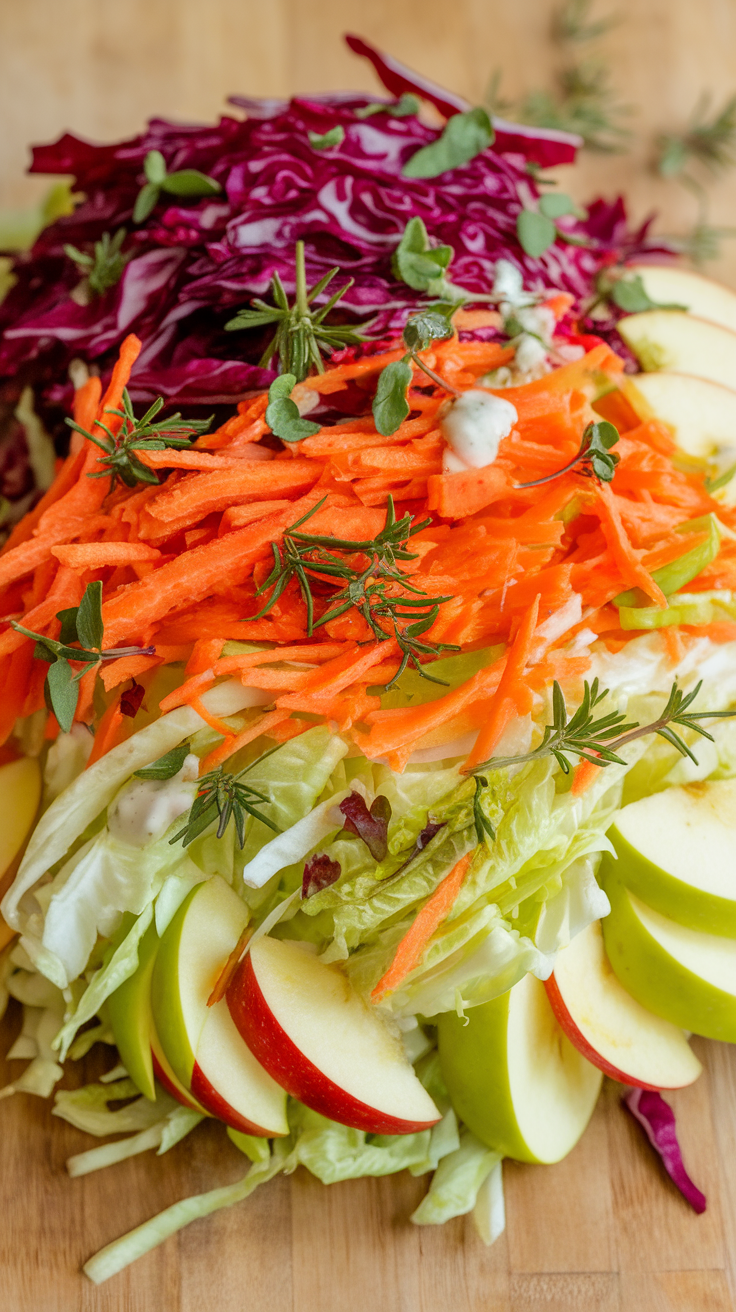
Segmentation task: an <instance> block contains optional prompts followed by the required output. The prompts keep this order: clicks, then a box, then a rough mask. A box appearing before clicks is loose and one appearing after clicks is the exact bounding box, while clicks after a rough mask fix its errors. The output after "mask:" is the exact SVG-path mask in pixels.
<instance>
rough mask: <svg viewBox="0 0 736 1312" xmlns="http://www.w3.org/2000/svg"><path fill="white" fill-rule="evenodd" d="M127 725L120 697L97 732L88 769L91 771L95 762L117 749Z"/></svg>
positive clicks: (99, 725) (102, 720)
mask: <svg viewBox="0 0 736 1312" xmlns="http://www.w3.org/2000/svg"><path fill="white" fill-rule="evenodd" d="M124 724H125V716H124V715H123V712H122V711H121V709H120V697H118V698H117V699H116V700H115V701H114V702H112V704H111V705H110V706H108V708H107V710H106V711H105V713H104V715H103V716H102V719H101V720H100V723H99V724H98V726H97V730H96V732H95V740H94V743H93V744H92V751H91V752H90V754H89V757H88V759H87V766H86V768H87V769H89V767H90V766H91V765H94V763H95V761H99V759H100V757H102V756H104V755H105V753H106V752H109V751H110V748H111V747H115V746H116V745H117V743H118V742H119V741H120V730H121V729H122V728H123V726H124Z"/></svg>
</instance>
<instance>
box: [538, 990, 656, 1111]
mask: <svg viewBox="0 0 736 1312" xmlns="http://www.w3.org/2000/svg"><path fill="white" fill-rule="evenodd" d="M544 987H545V989H546V991H547V997H548V999H549V1005H550V1007H551V1008H552V1010H553V1012H554V1013H555V1016H556V1018H557V1024H558V1025H559V1027H560V1029H561V1030H564V1032H565V1034H566V1035H567V1037H568V1039H569V1040H570V1042H571V1043H573V1044H574V1045H575V1047H576V1048H577V1050H578V1052H581V1053H582V1055H583V1056H584V1057H585V1059H586V1061H589V1062H591V1064H592V1065H593V1066H597V1067H598V1070H599V1071H603V1074H604V1075H607V1076H608V1077H609V1079H611V1080H618V1083H619V1084H631V1085H633V1087H634V1088H636V1089H653V1090H655V1092H656V1090H658V1088H659V1085H657V1084H645V1083H644V1081H643V1080H632V1078H631V1076H630V1075H625V1074H624V1072H623V1071H620V1070H617V1069H616V1067H615V1066H612V1065H611V1063H610V1062H608V1061H606V1059H605V1057H602V1056H601V1054H600V1053H599V1052H596V1050H595V1048H594V1047H593V1045H592V1044H590V1043H588V1040H587V1039H586V1037H585V1035H584V1034H583V1032H582V1030H579V1029H578V1027H577V1025H576V1024H575V1021H574V1020H573V1018H572V1016H571V1015H570V1012H569V1011H568V1010H567V1007H566V1006H565V1003H564V1002H563V1000H562V994H561V993H560V990H559V987H558V984H557V980H556V979H555V977H554V973H553V974H552V975H550V977H549V979H546V980H545V981H544Z"/></svg>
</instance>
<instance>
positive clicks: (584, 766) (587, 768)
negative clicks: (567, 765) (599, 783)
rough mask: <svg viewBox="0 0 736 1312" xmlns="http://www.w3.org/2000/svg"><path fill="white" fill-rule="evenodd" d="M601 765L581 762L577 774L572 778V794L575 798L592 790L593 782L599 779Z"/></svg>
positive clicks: (576, 770)
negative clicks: (589, 789)
mask: <svg viewBox="0 0 736 1312" xmlns="http://www.w3.org/2000/svg"><path fill="white" fill-rule="evenodd" d="M600 769H601V766H600V765H595V764H594V763H593V762H592V761H580V762H578V764H577V765H576V766H575V773H574V774H573V778H572V786H571V788H570V792H571V793H572V795H573V797H580V796H581V795H582V794H583V793H584V792H586V791H587V789H588V788H590V785H591V784H592V782H593V780H594V779H596V778H597V776H598V771H599V770H600Z"/></svg>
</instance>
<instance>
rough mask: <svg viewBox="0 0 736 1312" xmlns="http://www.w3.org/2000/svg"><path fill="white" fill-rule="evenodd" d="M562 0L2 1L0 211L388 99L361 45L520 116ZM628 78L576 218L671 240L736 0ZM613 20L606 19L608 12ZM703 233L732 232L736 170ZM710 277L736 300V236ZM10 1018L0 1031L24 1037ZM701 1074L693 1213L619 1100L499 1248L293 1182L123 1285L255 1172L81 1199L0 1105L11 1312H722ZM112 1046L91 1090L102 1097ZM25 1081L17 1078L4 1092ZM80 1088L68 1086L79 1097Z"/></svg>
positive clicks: (41, 1137) (626, 65)
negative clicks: (661, 161)
mask: <svg viewBox="0 0 736 1312" xmlns="http://www.w3.org/2000/svg"><path fill="white" fill-rule="evenodd" d="M555 7H556V6H555V4H554V3H553V2H552V0H514V3H510V2H509V0H453V2H452V3H451V4H447V3H446V2H444V0H260V3H258V2H257V0H124V2H123V3H121V2H120V0H0V121H2V124H3V131H2V134H1V135H0V205H3V206H21V205H24V204H28V203H31V202H33V201H34V200H35V199H36V198H37V197H38V195H39V194H41V193H42V192H43V190H44V189H45V187H46V183H45V182H44V181H43V180H41V179H28V178H25V177H24V176H23V170H24V168H25V166H26V162H27V145H28V143H29V142H30V141H44V140H49V139H53V138H55V137H56V136H57V135H58V134H59V132H60V131H61V130H63V129H69V130H73V131H75V132H78V133H80V134H82V135H86V136H89V137H91V138H95V139H99V140H111V139H114V138H116V137H121V136H125V135H129V134H132V133H133V132H135V131H137V130H138V129H139V128H140V127H141V126H142V124H143V123H144V121H145V119H146V117H147V116H149V115H151V114H155V113H159V114H166V115H172V116H175V117H180V118H184V119H209V118H212V117H214V116H216V115H217V114H218V113H219V112H221V110H222V108H223V102H224V97H225V96H226V94H228V93H229V92H241V93H242V92H245V93H249V94H254V95H285V94H288V93H289V92H290V91H309V90H315V89H329V88H341V87H355V88H362V89H366V90H371V91H376V90H378V84H377V82H376V80H375V79H374V77H373V75H372V73H371V71H370V70H369V68H368V67H367V66H366V65H365V64H363V63H361V62H359V61H357V60H355V59H354V58H353V57H352V56H351V55H350V54H349V52H348V51H347V50H346V49H345V48H344V46H343V44H342V41H341V33H342V32H344V31H345V30H353V31H357V32H360V33H362V34H363V35H365V36H366V37H368V38H369V39H372V40H374V41H376V42H377V43H380V44H382V45H383V46H384V47H385V48H386V49H388V50H390V51H392V52H393V53H394V54H395V55H397V56H398V57H399V58H402V59H404V60H406V62H408V63H410V64H412V65H413V66H414V67H416V68H417V69H420V70H421V71H422V72H424V73H425V74H428V75H429V76H431V77H434V78H436V79H437V80H438V81H440V82H443V83H444V84H445V85H447V86H449V87H452V88H454V89H456V90H458V91H460V92H462V93H464V94H465V95H467V96H468V97H469V98H470V99H473V100H475V101H478V100H480V99H481V98H482V96H483V94H484V90H485V87H486V85H487V82H488V79H489V76H490V74H491V73H492V71H493V70H494V69H495V68H501V69H502V70H503V90H504V91H505V92H506V93H507V94H508V95H511V96H514V95H518V94H520V93H522V92H524V91H527V90H529V89H531V88H533V87H537V86H540V85H544V84H545V83H549V81H550V78H551V77H552V75H553V73H554V68H555V54H554V51H553V49H552V47H551V45H550V41H549V24H550V16H551V13H552V11H553V9H554V8H555ZM610 7H612V8H614V9H615V10H616V12H617V13H618V14H619V15H620V17H621V21H620V23H619V25H618V27H617V28H616V29H615V30H614V32H613V33H612V34H611V36H610V37H609V38H608V40H607V44H606V50H607V52H608V55H609V59H610V62H611V65H612V68H611V75H612V79H613V81H614V82H615V84H616V86H617V87H618V88H619V89H620V91H621V98H622V99H624V100H626V101H628V102H629V103H630V104H631V105H632V106H633V107H634V110H635V113H634V114H633V115H632V120H631V123H632V127H633V128H634V130H635V131H636V132H637V144H636V146H635V149H634V151H633V152H632V154H631V155H629V156H626V157H623V158H617V157H615V156H611V157H595V156H587V157H584V158H583V160H582V162H581V164H580V165H579V166H578V167H577V168H576V169H575V170H574V171H561V172H564V173H567V174H568V176H567V177H566V178H565V179H564V181H565V185H567V186H569V188H570V189H571V190H573V191H574V193H575V194H576V195H577V196H578V197H579V198H581V199H585V198H586V197H590V196H591V195H592V194H593V193H594V192H597V191H603V192H604V193H605V194H606V195H609V196H610V195H612V194H615V193H616V192H617V191H620V190H624V191H626V193H627V195H628V196H629V200H630V207H631V211H632V213H633V215H634V217H637V218H641V217H643V216H644V214H645V213H647V212H648V211H649V210H651V209H652V208H657V209H658V210H659V211H660V215H661V217H660V221H659V227H660V230H663V231H682V230H684V229H685V228H686V227H687V226H688V224H690V223H691V222H692V219H693V205H692V201H691V199H690V198H689V197H688V196H687V195H686V194H685V193H684V192H683V191H682V190H681V189H678V188H677V187H675V186H674V185H673V184H667V183H664V182H661V181H657V180H655V179H653V178H652V176H651V174H650V173H648V172H647V168H646V165H647V160H648V158H649V156H650V153H651V143H652V138H653V135H654V134H655V133H656V132H659V131H666V130H667V129H668V128H669V129H675V128H681V127H682V125H683V124H684V123H685V121H686V120H687V117H688V115H689V113H690V111H691V109H692V106H693V105H694V103H695V101H696V99H697V97H698V96H699V94H700V93H701V92H702V91H703V90H705V89H707V90H709V91H710V92H711V93H712V95H713V97H714V103H721V102H722V101H723V100H724V99H725V97H726V96H727V95H728V94H730V93H731V92H732V91H733V90H734V89H736V0H698V2H697V4H696V3H694V0H614V2H613V4H612V5H611V6H610ZM600 8H601V10H602V11H603V10H605V8H606V5H605V4H604V3H602V4H601V6H600ZM712 196H713V202H712V213H711V219H712V221H713V222H715V223H719V224H722V225H724V226H730V225H731V224H733V223H734V221H735V220H736V174H733V175H732V176H731V177H730V178H727V179H726V180H724V181H723V182H721V183H719V184H718V185H717V186H716V187H714V189H713V192H712ZM725 249H726V254H725V256H724V258H723V259H721V261H720V262H719V263H718V264H715V265H713V266H711V270H710V271H711V272H712V273H713V274H714V276H719V277H721V278H723V279H724V280H726V281H730V282H732V283H733V284H734V285H736V241H734V242H731V244H730V246H729V245H727V246H726V248H725ZM18 1025H19V1014H18V1009H17V1008H16V1007H15V1004H11V1010H10V1012H9V1013H8V1017H7V1018H6V1021H5V1022H4V1025H3V1027H2V1032H1V1033H0V1051H2V1052H4V1051H6V1050H7V1048H8V1046H9V1043H10V1041H11V1040H12V1037H13V1036H14V1034H15V1032H16V1031H17V1029H18ZM696 1046H697V1048H698V1052H699V1055H700V1056H701V1057H702V1059H703V1061H704V1063H705V1066H706V1071H705V1074H704V1076H703V1077H702V1079H701V1080H700V1081H699V1082H698V1083H697V1084H696V1085H695V1086H694V1087H693V1088H692V1089H690V1090H685V1091H682V1092H681V1093H679V1094H676V1095H674V1096H673V1097H672V1102H673V1104H674V1106H675V1109H676V1112H677V1116H678V1124H679V1129H680V1135H681V1141H682V1144H683V1148H684V1152H685V1158H686V1161H687V1164H688V1165H689V1167H690V1170H691V1172H692V1174H693V1176H694V1177H695V1179H696V1181H697V1183H698V1184H699V1185H700V1186H701V1188H703V1189H704V1191H705V1192H706V1194H707V1196H708V1211H707V1212H706V1214H705V1215H704V1216H702V1217H696V1216H695V1215H694V1214H693V1213H692V1212H691V1211H690V1210H689V1209H688V1207H687V1206H686V1204H685V1203H684V1202H683V1200H682V1199H681V1198H680V1196H679V1195H678V1194H677V1192H676V1191H675V1189H674V1188H673V1187H672V1186H671V1185H670V1183H669V1182H668V1181H667V1179H666V1177H665V1176H664V1174H663V1173H662V1172H661V1170H660V1169H659V1167H658V1166H657V1164H656V1162H654V1161H653V1160H652V1156H651V1151H650V1149H649V1148H648V1146H647V1145H646V1143H645V1141H644V1139H643V1136H642V1134H641V1132H640V1131H639V1129H638V1128H637V1127H636V1126H635V1125H634V1123H633V1122H632V1121H631V1119H630V1117H628V1116H627V1115H626V1113H624V1111H623V1110H622V1109H621V1107H620V1104H619V1093H620V1090H618V1089H617V1088H616V1086H614V1085H611V1084H608V1085H607V1086H606V1087H605V1089H604V1094H603V1097H602V1099H601V1102H600V1104H599V1107H598V1110H597V1111H596V1114H595V1117H594V1119H593V1122H592V1124H591V1126H590V1127H589V1129H588V1131H587V1133H586V1135H585V1136H584V1138H583V1140H582V1142H581V1143H580V1144H579V1145H578V1147H577V1148H576V1149H575V1151H574V1152H573V1153H572V1154H571V1155H570V1157H569V1158H568V1159H567V1160H566V1161H565V1162H562V1163H561V1164H560V1165H558V1166H554V1167H529V1166H520V1165H516V1164H513V1163H507V1164H506V1166H505V1185H506V1207H507V1230H506V1233H505V1235H504V1236H503V1237H502V1238H501V1239H500V1240H499V1241H498V1242H497V1244H496V1245H495V1246H494V1247H493V1248H492V1249H485V1248H483V1246H482V1245H481V1243H480V1241H479V1240H478V1238H477V1236H476V1235H475V1232H474V1230H473V1227H472V1225H471V1224H470V1222H469V1221H467V1220H465V1221H464V1220H457V1221H454V1222H452V1223H450V1224H449V1225H447V1226H445V1227H441V1228H437V1229H435V1228H425V1229H418V1228H417V1227H414V1226H412V1225H411V1224H409V1222H408V1216H409V1214H410V1213H411V1211H412V1210H413V1208H414V1207H415V1206H416V1203H417V1201H418V1199H419V1197H420V1196H421V1194H422V1191H423V1190H424V1188H425V1187H426V1182H423V1181H421V1180H413V1179H412V1178H411V1177H409V1176H408V1175H401V1176H397V1177H389V1178H387V1179H383V1180H375V1181H373V1180H364V1181H357V1182H353V1183H346V1184H339V1185H333V1186H330V1187H329V1188H325V1187H324V1186H322V1185H321V1184H319V1183H318V1182H317V1181H315V1180H314V1179H312V1178H311V1177H310V1176H309V1175H308V1174H307V1173H306V1172H305V1171H303V1170H302V1169H301V1168H300V1170H299V1171H298V1172H297V1173H296V1175H294V1176H293V1177H292V1178H291V1179H288V1180H287V1179H278V1180H275V1181H273V1182H271V1183H270V1184H268V1185H266V1186H265V1187H264V1188H263V1189H262V1190H259V1191H258V1192H257V1193H256V1194H255V1196H254V1197H253V1199H252V1200H250V1201H248V1202H246V1203H244V1204H241V1205H240V1206H239V1207H236V1208H234V1209H232V1210H230V1211H228V1212H223V1213H220V1214H218V1215H216V1216H214V1217H211V1218H209V1219H208V1220H205V1221H198V1222H195V1223H194V1224H193V1225H192V1226H191V1227H189V1229H187V1230H185V1231H184V1232H182V1233H181V1234H180V1235H179V1236H176V1237H174V1238H172V1239H170V1240H168V1241H167V1242H166V1244H165V1245H163V1247H161V1248H160V1249H158V1250H156V1251H155V1252H154V1253H152V1254H149V1255H148V1256H147V1257H145V1258H143V1259H141V1260H140V1261H139V1262H137V1263H136V1264H135V1266H134V1267H132V1268H130V1269H129V1270H128V1271H126V1272H124V1273H122V1274H120V1275H119V1276H116V1277H114V1278H113V1279H112V1280H111V1281H110V1282H109V1283H108V1284H106V1285H104V1286H101V1287H100V1288H95V1287H94V1286H92V1285H91V1284H90V1283H89V1282H87V1281H86V1279H85V1278H84V1277H82V1276H80V1275H79V1267H80V1265H81V1263H82V1262H83V1261H84V1260H85V1259H86V1258H87V1257H88V1256H90V1255H91V1253H93V1252H94V1251H95V1250H96V1249H97V1248H99V1247H100V1246H101V1245H103V1244H105V1243H107V1242H108V1241H109V1240H111V1239H112V1238H114V1237H116V1236H118V1235H119V1234H122V1233H123V1232H124V1231H126V1230H127V1229H129V1228H130V1227H132V1226H134V1225H136V1224H138V1223H139V1222H141V1221H142V1220H144V1219H145V1218H147V1217H148V1216H150V1215H152V1214H153V1213H155V1212H156V1211H158V1210H160V1209H161V1208H163V1207H165V1206H167V1205H169V1204H170V1203H172V1202H174V1201H175V1200H177V1199H179V1198H181V1197H184V1196H186V1195H187V1194H190V1193H194V1192H197V1191H201V1190H206V1189H209V1188H213V1187H215V1186H217V1185H219V1184H223V1183H227V1182H230V1181H233V1180H235V1179H237V1178H238V1177H239V1176H240V1175H241V1174H242V1172H243V1170H244V1165H245V1162H244V1159H243V1158H242V1157H241V1156H240V1155H239V1154H238V1153H237V1151H236V1150H235V1149H234V1148H233V1146H232V1145H231V1144H230V1143H229V1141H228V1140H227V1139H226V1137H225V1135H224V1132H223V1131H222V1129H221V1128H219V1127H217V1126H214V1125H211V1124H207V1125H202V1126H200V1127H199V1128H198V1129H197V1130H196V1131H195V1132H194V1133H193V1134H192V1136H191V1137H190V1138H188V1139H187V1140H185V1141H184V1142H183V1143H182V1144H180V1145H179V1146H178V1147H176V1148H175V1149H173V1150H172V1152H171V1153H169V1154H168V1155H167V1156H165V1157H163V1158H156V1157H155V1156H154V1155H153V1154H148V1155H146V1156H145V1157H142V1158H138V1159H135V1160H133V1161H131V1162H125V1163H121V1164H119V1165H117V1166H114V1167H112V1168H110V1169H108V1170H107V1171H105V1172H102V1173H100V1174H98V1175H93V1176H89V1177H86V1178H81V1179H77V1180H70V1179H69V1178H68V1176H67V1175H66V1172H65V1170H64V1162H65V1159H66V1158H67V1157H68V1156H69V1155H70V1154H72V1153H74V1152H79V1151H80V1150H82V1149H83V1148H85V1147H88V1146H89V1145H90V1143H91V1142H92V1141H91V1140H90V1139H89V1137H88V1136H86V1135H83V1134H81V1133H80V1132H78V1131H76V1130H74V1129H73V1128H72V1127H71V1126H69V1125H67V1124H66V1123H65V1122H62V1121H60V1120H58V1119H57V1118H55V1117H53V1116H52V1115H51V1112H50V1105H49V1104H47V1103H45V1102H42V1101H41V1100H39V1099H37V1098H33V1097H31V1096H28V1095H17V1096H15V1097H13V1098H11V1099H8V1100H7V1101H5V1102H3V1103H0V1206H1V1207H2V1216H3V1221H2V1226H0V1307H2V1309H3V1310H7V1312H215V1310H216V1312H242V1310H243V1309H254V1310H257V1312H266V1310H267V1312H343V1309H345V1308H349V1309H350V1312H446V1310H448V1309H449V1310H451V1312H532V1310H534V1312H536V1310H537V1309H540V1310H541V1309H544V1312H572V1310H574V1309H581V1310H582V1312H727V1310H728V1309H734V1308H735V1307H736V1169H734V1168H735V1166H736V1048H734V1047H728V1046H726V1045H719V1044H714V1043H703V1042H700V1041H697V1042H696ZM110 1060H111V1059H110V1057H109V1053H100V1052H98V1051H96V1050H93V1052H92V1053H91V1054H90V1057H89V1058H88V1059H87V1061H86V1062H85V1063H83V1067H84V1069H83V1070H80V1071H79V1072H78V1073H77V1075H78V1078H79V1079H82V1078H84V1079H91V1078H95V1077H96V1076H97V1075H98V1074H99V1073H100V1071H101V1070H102V1069H104V1066H105V1063H107V1064H108V1065H109V1064H110ZM20 1069H21V1064H20V1063H15V1062H14V1063H9V1064H8V1063H6V1064H5V1066H4V1069H3V1070H2V1071H1V1072H0V1083H5V1082H6V1081H7V1080H8V1079H11V1078H12V1077H13V1075H17V1074H18V1072H19V1071H20ZM73 1078H74V1077H73V1076H71V1075H70V1076H68V1077H67V1079H66V1080H65V1083H67V1084H71V1083H72V1081H73Z"/></svg>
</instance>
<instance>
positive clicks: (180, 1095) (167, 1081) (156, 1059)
mask: <svg viewBox="0 0 736 1312" xmlns="http://www.w3.org/2000/svg"><path fill="white" fill-rule="evenodd" d="M150 1037H151V1061H152V1064H153V1073H154V1075H155V1076H156V1079H157V1080H158V1082H159V1084H160V1085H161V1087H162V1088H163V1089H165V1090H166V1092H167V1093H168V1094H170V1095H171V1097H172V1098H176V1101H177V1102H180V1103H181V1105H182V1107H191V1108H192V1110H193V1111H195V1112H201V1113H202V1115H203V1116H209V1115H210V1113H209V1112H208V1111H207V1110H206V1109H205V1108H204V1107H202V1106H201V1104H200V1103H198V1102H197V1100H196V1098H193V1097H192V1095H191V1093H189V1092H188V1091H187V1090H186V1089H185V1088H184V1085H183V1084H182V1083H181V1082H180V1081H179V1080H178V1079H177V1077H176V1075H175V1074H174V1072H173V1070H172V1069H171V1066H170V1064H169V1059H168V1057H167V1056H166V1053H165V1052H164V1050H163V1048H162V1047H161V1040H160V1038H159V1037H158V1034H157V1033H156V1027H155V1026H154V1024H153V1022H151V1035H150Z"/></svg>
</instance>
